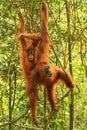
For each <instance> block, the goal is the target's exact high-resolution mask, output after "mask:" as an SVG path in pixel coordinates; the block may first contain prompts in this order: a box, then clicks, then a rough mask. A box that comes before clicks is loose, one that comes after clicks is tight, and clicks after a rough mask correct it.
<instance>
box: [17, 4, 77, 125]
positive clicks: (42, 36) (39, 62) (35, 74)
mask: <svg viewBox="0 0 87 130" xmlns="http://www.w3.org/2000/svg"><path fill="white" fill-rule="evenodd" d="M25 38H29V39H32V40H33V41H32V45H33V43H34V42H35V44H34V45H35V46H34V50H35V51H36V52H35V51H34V54H35V55H34V61H33V62H32V65H31V67H32V66H33V65H34V67H32V69H30V63H29V62H30V60H29V54H30V53H27V50H28V49H29V48H28V49H26V47H25V48H24V47H23V46H22V53H23V54H22V58H21V60H22V64H23V73H24V77H25V79H26V82H27V92H28V96H29V102H30V106H31V113H32V120H33V122H34V123H35V124H37V120H36V112H37V100H38V98H37V97H38V96H37V85H39V84H42V85H45V86H46V88H47V95H48V99H49V102H50V104H51V106H52V110H57V106H56V94H55V93H56V83H57V82H59V81H60V82H64V83H65V84H66V86H67V87H68V88H74V87H75V86H76V85H75V82H74V81H73V79H72V76H71V75H70V74H69V73H68V72H66V71H63V70H62V69H59V68H58V67H56V66H54V65H52V64H50V63H49V47H50V40H49V36H48V6H47V4H46V3H45V2H43V3H42V4H41V28H40V33H38V34H36V33H34V34H28V33H21V34H20V35H19V39H21V40H23V39H25ZM22 44H25V42H22ZM23 51H24V52H23ZM31 59H32V58H31ZM35 59H36V60H35Z"/></svg>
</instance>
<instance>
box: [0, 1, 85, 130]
mask: <svg viewBox="0 0 87 130" xmlns="http://www.w3.org/2000/svg"><path fill="white" fill-rule="evenodd" d="M66 1H68V2H69V4H70V36H69V37H68V28H67V27H68V25H67V13H66V6H65V5H66V4H65V3H66ZM47 3H48V5H49V35H50V38H51V42H52V43H51V44H52V46H53V48H54V49H55V52H56V54H57V56H58V59H57V58H56V57H55V54H54V52H53V50H52V49H51V53H50V61H51V62H52V63H53V64H56V65H57V66H59V67H64V68H65V69H67V70H69V58H68V57H69V52H68V38H69V39H70V44H71V56H72V63H71V64H72V70H73V77H74V79H75V81H76V82H77V85H78V86H79V88H80V93H79V94H75V95H74V98H75V99H74V105H75V108H74V119H75V121H74V130H86V129H87V128H86V127H87V121H86V120H87V101H86V99H87V17H86V15H87V13H86V12H87V1H86V0H83V1H81V0H78V1H77V0H76V1H71V2H70V1H69V0H61V1H60V0H57V1H56V0H54V1H52V0H47ZM40 4H41V0H27V1H26V0H25V1H22V0H19V1H18V0H17V1H15V0H7V1H5V0H1V1H0V10H1V11H0V27H1V29H0V109H1V110H0V111H1V114H0V125H2V124H5V123H8V122H12V121H14V120H15V119H18V117H19V120H17V121H15V122H14V123H12V125H3V127H1V130H18V129H21V130H26V129H27V128H32V127H36V126H34V125H33V124H32V122H31V118H30V110H29V111H27V112H26V110H27V108H28V107H29V105H28V97H27V95H26V93H25V82H24V81H23V80H22V77H21V69H20V61H19V48H18V44H17V35H18V26H19V18H18V15H17V12H18V10H21V11H22V13H23V15H24V16H25V20H26V30H27V32H38V31H39V26H40V12H39V9H40ZM59 61H60V62H59ZM60 63H61V64H62V66H61V64H60ZM43 91H44V90H43V87H41V86H40V87H39V95H40V101H39V103H38V120H39V122H40V127H41V128H43V127H44V112H43V107H44V94H43ZM66 92H67V89H66V88H65V87H63V85H61V84H59V85H58V90H57V97H58V99H60V98H61V96H63V95H64V94H65V93H66ZM76 92H77V89H76V88H75V91H74V93H76ZM69 105H70V95H69V96H68V97H66V98H64V100H62V101H61V102H60V103H59V108H60V113H58V114H57V113H54V115H53V116H52V119H51V120H50V122H49V124H48V128H49V129H50V130H51V129H52V130H68V129H69V125H70V124H69ZM25 112H26V113H25ZM50 112H51V109H50V105H49V103H48V101H47V112H46V114H47V118H48V117H49V114H50ZM24 113H25V114H24Z"/></svg>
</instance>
